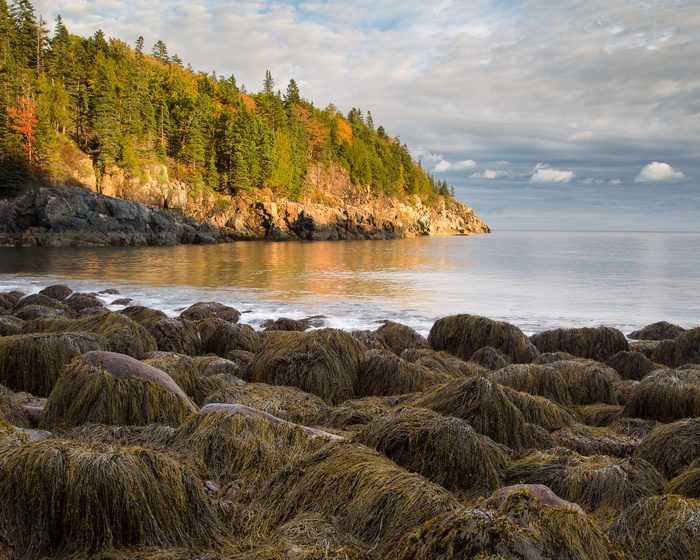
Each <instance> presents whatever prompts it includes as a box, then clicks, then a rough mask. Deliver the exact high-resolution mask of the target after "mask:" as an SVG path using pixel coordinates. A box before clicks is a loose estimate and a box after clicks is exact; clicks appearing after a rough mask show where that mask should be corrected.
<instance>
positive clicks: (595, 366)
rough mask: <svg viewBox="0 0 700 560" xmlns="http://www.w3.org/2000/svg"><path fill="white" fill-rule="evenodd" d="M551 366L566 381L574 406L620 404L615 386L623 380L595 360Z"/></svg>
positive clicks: (575, 361)
mask: <svg viewBox="0 0 700 560" xmlns="http://www.w3.org/2000/svg"><path fill="white" fill-rule="evenodd" d="M550 366H551V367H553V368H555V369H556V370H557V371H558V372H559V373H560V374H561V375H562V377H563V378H564V380H565V381H566V384H567V386H568V388H569V394H570V395H571V402H572V403H573V404H579V405H586V404H595V403H603V404H618V403H617V397H616V396H615V384H616V383H617V382H619V381H621V378H620V375H619V374H618V373H617V372H616V371H615V370H614V369H612V368H611V367H608V366H606V365H604V364H601V363H599V362H595V361H593V360H566V361H563V362H552V363H551V364H550Z"/></svg>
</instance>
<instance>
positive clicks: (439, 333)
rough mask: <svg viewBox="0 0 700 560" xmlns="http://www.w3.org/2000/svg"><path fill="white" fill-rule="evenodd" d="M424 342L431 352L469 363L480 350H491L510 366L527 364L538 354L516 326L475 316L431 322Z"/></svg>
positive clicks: (451, 317)
mask: <svg viewBox="0 0 700 560" xmlns="http://www.w3.org/2000/svg"><path fill="white" fill-rule="evenodd" d="M428 342H429V343H430V345H431V346H432V347H433V348H434V349H435V350H438V351H439V350H445V351H446V352H449V353H450V354H452V355H454V356H457V357H458V358H461V359H462V360H465V361H467V360H469V359H470V358H471V357H472V355H473V354H474V353H475V352H476V351H477V350H479V349H480V348H483V347H484V346H491V347H493V348H495V349H496V350H499V351H500V352H503V353H504V354H506V355H507V356H509V357H510V359H511V360H512V361H513V362H514V363H530V362H532V360H534V359H535V358H536V357H537V356H538V355H539V351H538V350H537V348H535V347H534V345H533V344H532V343H531V342H530V340H529V339H528V338H527V337H526V336H525V335H524V334H523V332H522V331H521V330H520V329H519V328H518V327H516V326H514V325H511V324H509V323H504V322H502V321H494V320H493V319H488V318H486V317H480V316H478V315H451V316H449V317H443V318H442V319H438V320H437V321H435V324H434V325H433V327H432V328H431V329H430V334H429V335H428Z"/></svg>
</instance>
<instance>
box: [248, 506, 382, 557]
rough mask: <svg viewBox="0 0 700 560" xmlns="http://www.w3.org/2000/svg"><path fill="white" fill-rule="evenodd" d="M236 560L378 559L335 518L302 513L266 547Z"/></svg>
mask: <svg viewBox="0 0 700 560" xmlns="http://www.w3.org/2000/svg"><path fill="white" fill-rule="evenodd" d="M235 558H236V560H270V559H277V558H282V559H289V560H302V559H303V560H379V556H377V555H376V553H375V552H374V551H373V550H371V549H369V548H368V547H367V545H366V544H364V543H362V542H361V541H360V540H358V539H356V538H354V537H353V536H352V535H349V534H348V533H346V532H345V531H343V530H342V529H340V527H338V523H337V521H336V520H335V519H333V518H329V517H326V516H323V515H319V514H315V513H302V514H300V515H298V516H297V517H295V518H294V519H292V520H291V521H288V522H287V523H285V524H284V525H281V526H280V527H279V528H277V530H275V531H274V533H272V535H270V536H269V537H267V538H266V539H264V544H258V545H257V546H255V547H254V548H252V549H251V550H248V551H246V552H243V553H241V554H240V555H236V556H235Z"/></svg>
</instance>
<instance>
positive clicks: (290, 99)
mask: <svg viewBox="0 0 700 560" xmlns="http://www.w3.org/2000/svg"><path fill="white" fill-rule="evenodd" d="M300 102H301V95H300V94H299V86H297V83H296V81H294V78H292V79H291V80H289V85H287V93H286V94H285V96H284V106H285V107H287V108H288V107H291V106H293V105H298V104H299V103H300Z"/></svg>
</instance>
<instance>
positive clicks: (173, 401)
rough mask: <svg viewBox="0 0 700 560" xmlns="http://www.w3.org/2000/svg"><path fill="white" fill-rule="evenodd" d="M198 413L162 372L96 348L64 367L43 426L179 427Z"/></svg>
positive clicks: (50, 400) (45, 409)
mask: <svg viewBox="0 0 700 560" xmlns="http://www.w3.org/2000/svg"><path fill="white" fill-rule="evenodd" d="M194 412H196V408H195V407H194V405H193V404H192V403H191V402H190V400H189V398H188V397H187V395H185V393H184V392H183V391H182V389H180V387H178V386H177V384H176V383H175V382H174V381H173V380H172V378H171V377H170V376H169V375H168V374H167V373H165V372H164V371H161V370H159V369H156V368H154V367H152V366H149V365H148V364H144V363H143V362H139V361H138V360H134V359H133V358H130V357H129V356H126V355H123V354H115V353H113V352H100V351H93V352H87V353H86V354H84V355H83V356H80V357H78V358H76V359H74V360H73V361H72V362H71V363H70V364H69V365H67V366H66V367H65V369H64V370H63V373H62V375H61V377H60V379H59V380H58V382H57V383H56V386H55V387H54V390H53V391H52V392H51V395H50V396H49V398H48V400H47V401H46V407H45V408H44V411H43V413H42V416H41V421H40V426H42V427H45V428H47V429H65V428H69V427H73V426H79V425H80V424H86V423H100V424H118V425H140V426H143V425H146V424H152V423H154V422H158V423H162V424H168V425H172V426H178V425H180V424H182V423H183V422H184V421H185V420H186V419H187V417H188V416H189V415H190V414H192V413H194Z"/></svg>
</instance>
